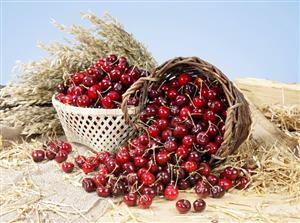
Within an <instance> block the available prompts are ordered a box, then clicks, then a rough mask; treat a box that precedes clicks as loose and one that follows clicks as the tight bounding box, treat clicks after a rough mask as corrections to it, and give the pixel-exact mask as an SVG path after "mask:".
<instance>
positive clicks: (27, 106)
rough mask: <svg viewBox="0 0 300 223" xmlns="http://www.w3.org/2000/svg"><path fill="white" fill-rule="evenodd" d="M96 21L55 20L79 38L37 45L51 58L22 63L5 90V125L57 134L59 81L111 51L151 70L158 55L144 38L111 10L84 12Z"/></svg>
mask: <svg viewBox="0 0 300 223" xmlns="http://www.w3.org/2000/svg"><path fill="white" fill-rule="evenodd" d="M82 17H83V18H84V19H87V20H88V21H89V22H90V23H91V24H92V27H90V28H85V27H82V26H77V25H72V26H71V27H65V26H63V25H61V24H58V23H57V22H53V23H54V25H55V26H56V27H57V28H59V29H60V30H61V31H64V32H67V33H69V34H71V35H73V37H74V39H75V40H70V39H67V40H66V43H65V44H63V43H52V44H50V45H45V44H42V43H39V44H38V46H39V47H40V48H42V49H44V50H46V51H47V52H48V53H49V54H50V57H49V58H43V59H41V60H39V61H31V62H28V63H19V64H18V65H17V67H16V68H15V72H16V74H17V76H18V78H17V80H16V81H15V82H11V83H10V84H8V86H6V87H4V88H3V89H2V90H1V92H0V122H1V123H2V124H3V125H6V126H22V127H23V130H22V135H27V136H30V135H34V134H42V135H55V134H59V133H61V132H62V131H61V130H62V129H61V125H60V123H59V121H58V119H57V118H56V117H55V110H54V109H53V108H52V105H51V97H52V95H53V94H54V92H55V87H56V85H57V84H58V83H60V82H62V81H63V79H64V78H65V77H67V76H68V75H69V74H70V73H72V72H76V71H79V70H82V69H84V68H85V67H87V66H89V65H90V64H91V63H93V62H95V60H96V59H98V58H99V57H103V56H106V55H107V54H109V53H112V52H113V53H116V54H118V55H124V56H126V57H127V58H128V60H129V62H130V63H131V64H134V65H136V66H138V67H141V68H145V69H148V70H151V69H152V68H153V67H154V66H155V63H156V62H155V60H154V59H153V57H152V56H151V54H150V53H149V52H148V51H147V50H146V48H145V47H144V45H143V44H141V43H140V42H138V41H137V40H135V39H134V37H133V36H132V35H131V34H129V33H127V32H126V31H125V30H124V29H123V27H122V25H121V24H119V23H118V22H117V21H116V20H115V19H114V18H112V17H111V16H110V15H108V14H106V15H105V16H104V17H103V19H101V18H98V17H97V16H96V15H94V14H93V13H84V14H82Z"/></svg>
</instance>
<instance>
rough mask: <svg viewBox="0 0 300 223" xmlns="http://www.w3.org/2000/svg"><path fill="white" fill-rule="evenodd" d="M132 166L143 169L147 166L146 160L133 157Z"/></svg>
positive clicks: (140, 157)
mask: <svg viewBox="0 0 300 223" xmlns="http://www.w3.org/2000/svg"><path fill="white" fill-rule="evenodd" d="M134 165H135V166H136V167H139V168H140V167H145V166H146V165H147V159H145V158H143V157H142V156H136V157H134Z"/></svg>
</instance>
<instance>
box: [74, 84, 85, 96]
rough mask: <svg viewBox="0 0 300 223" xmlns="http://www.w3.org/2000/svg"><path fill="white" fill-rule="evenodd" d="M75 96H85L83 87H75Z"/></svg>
mask: <svg viewBox="0 0 300 223" xmlns="http://www.w3.org/2000/svg"><path fill="white" fill-rule="evenodd" d="M73 94H74V95H77V96H79V95H83V94H84V88H83V87H81V86H76V87H74V89H73Z"/></svg>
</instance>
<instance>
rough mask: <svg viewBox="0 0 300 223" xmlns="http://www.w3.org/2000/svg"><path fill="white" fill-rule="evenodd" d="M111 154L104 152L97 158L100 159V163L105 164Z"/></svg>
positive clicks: (98, 154)
mask: <svg viewBox="0 0 300 223" xmlns="http://www.w3.org/2000/svg"><path fill="white" fill-rule="evenodd" d="M109 156H110V153H109V152H108V151H102V152H99V153H97V158H98V159H99V162H100V163H102V164H104V163H105V161H106V160H107V159H108V158H109Z"/></svg>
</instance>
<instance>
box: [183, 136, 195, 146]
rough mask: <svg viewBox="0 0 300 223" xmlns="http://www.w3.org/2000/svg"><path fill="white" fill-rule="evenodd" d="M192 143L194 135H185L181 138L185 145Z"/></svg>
mask: <svg viewBox="0 0 300 223" xmlns="http://www.w3.org/2000/svg"><path fill="white" fill-rule="evenodd" d="M193 143H194V137H193V136H191V135H186V136H184V137H183V139H182V145H184V146H186V147H191V146H192V145H193Z"/></svg>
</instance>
